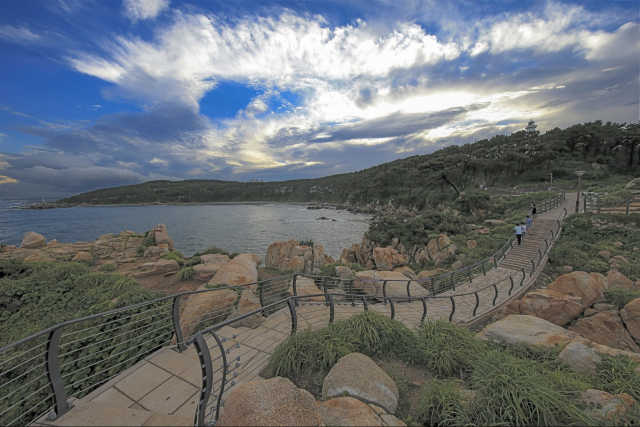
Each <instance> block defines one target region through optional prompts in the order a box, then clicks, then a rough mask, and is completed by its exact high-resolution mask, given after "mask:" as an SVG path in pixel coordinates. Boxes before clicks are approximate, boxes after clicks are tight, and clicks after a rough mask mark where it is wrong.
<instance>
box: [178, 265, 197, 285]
mask: <svg viewBox="0 0 640 427" xmlns="http://www.w3.org/2000/svg"><path fill="white" fill-rule="evenodd" d="M195 274H196V271H195V270H194V269H193V267H184V268H183V269H182V270H180V272H179V273H178V280H179V281H181V282H184V281H186V280H190V279H191V278H192V277H193V276H195Z"/></svg>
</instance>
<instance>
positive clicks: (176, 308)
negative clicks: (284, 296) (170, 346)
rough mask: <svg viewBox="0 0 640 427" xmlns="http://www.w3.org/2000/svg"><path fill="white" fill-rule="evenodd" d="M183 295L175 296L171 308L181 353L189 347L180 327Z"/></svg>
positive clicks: (174, 329)
mask: <svg viewBox="0 0 640 427" xmlns="http://www.w3.org/2000/svg"><path fill="white" fill-rule="evenodd" d="M181 296H182V295H176V296H175V297H174V298H173V307H172V310H171V311H172V313H173V331H174V332H175V334H176V343H177V344H178V352H179V353H180V352H182V351H184V350H185V349H186V348H187V346H186V345H184V337H183V336H182V328H181V327H180V297H181ZM261 302H262V301H261ZM263 306H264V304H263Z"/></svg>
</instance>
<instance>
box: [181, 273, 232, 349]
mask: <svg viewBox="0 0 640 427" xmlns="http://www.w3.org/2000/svg"><path fill="white" fill-rule="evenodd" d="M206 289H207V287H206V285H202V286H200V287H199V288H198V290H199V291H202V290H206ZM237 300H238V293H237V292H236V291H234V290H233V289H212V290H210V291H209V292H202V293H199V294H192V295H190V296H189V298H188V299H187V301H186V302H185V305H184V310H183V312H182V314H181V315H180V326H181V328H182V334H183V336H184V339H185V340H186V339H187V338H189V337H190V336H191V334H192V333H193V331H195V330H196V328H197V327H198V325H199V324H201V323H207V324H211V323H212V322H215V323H217V322H220V321H222V320H224V319H225V318H226V317H227V316H228V315H229V314H230V313H231V309H232V308H233V305H234V303H235V302H236V301H237Z"/></svg>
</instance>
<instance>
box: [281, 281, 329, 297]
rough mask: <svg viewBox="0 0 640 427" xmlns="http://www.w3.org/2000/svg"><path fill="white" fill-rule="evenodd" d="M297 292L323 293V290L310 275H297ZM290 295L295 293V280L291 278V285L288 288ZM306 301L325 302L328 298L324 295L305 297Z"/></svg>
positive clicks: (305, 293)
mask: <svg viewBox="0 0 640 427" xmlns="http://www.w3.org/2000/svg"><path fill="white" fill-rule="evenodd" d="M296 292H297V294H298V296H304V295H318V294H322V291H321V290H320V289H318V287H317V286H316V284H315V282H314V281H313V279H311V278H309V277H297V278H296ZM288 293H289V295H293V280H291V286H290V287H289V290H288ZM303 301H305V302H324V301H326V298H325V297H324V296H322V295H319V296H315V297H306V298H304V300H303Z"/></svg>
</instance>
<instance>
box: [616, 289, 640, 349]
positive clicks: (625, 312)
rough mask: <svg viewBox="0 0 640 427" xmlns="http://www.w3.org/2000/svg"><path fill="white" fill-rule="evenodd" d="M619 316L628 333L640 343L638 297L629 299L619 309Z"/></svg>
mask: <svg viewBox="0 0 640 427" xmlns="http://www.w3.org/2000/svg"><path fill="white" fill-rule="evenodd" d="M620 317H622V321H623V322H624V325H625V326H626V327H627V331H629V335H631V336H632V337H633V339H634V340H636V342H637V343H638V344H640V298H636V299H634V300H633V301H630V302H629V303H628V304H627V305H625V306H624V308H623V309H622V310H620Z"/></svg>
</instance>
